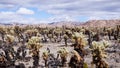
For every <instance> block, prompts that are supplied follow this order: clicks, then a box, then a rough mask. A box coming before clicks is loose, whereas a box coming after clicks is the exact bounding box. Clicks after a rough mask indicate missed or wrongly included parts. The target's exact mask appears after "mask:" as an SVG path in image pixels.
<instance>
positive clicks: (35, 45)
mask: <svg viewBox="0 0 120 68" xmlns="http://www.w3.org/2000/svg"><path fill="white" fill-rule="evenodd" d="M27 45H28V48H29V49H37V50H39V48H41V47H42V46H41V44H40V37H36V36H33V37H31V39H29V41H28V43H27Z"/></svg>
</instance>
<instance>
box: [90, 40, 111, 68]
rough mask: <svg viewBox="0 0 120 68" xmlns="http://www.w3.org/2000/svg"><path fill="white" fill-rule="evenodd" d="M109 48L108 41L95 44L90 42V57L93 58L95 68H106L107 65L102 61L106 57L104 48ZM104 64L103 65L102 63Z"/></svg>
mask: <svg viewBox="0 0 120 68" xmlns="http://www.w3.org/2000/svg"><path fill="white" fill-rule="evenodd" d="M108 46H109V42H108V41H105V40H103V41H100V42H96V41H93V42H92V48H91V50H92V56H93V62H92V63H93V64H95V65H96V68H101V66H102V68H108V64H107V63H106V62H105V61H104V60H103V59H102V58H105V57H107V53H106V52H105V48H106V47H108ZM103 62H104V63H103ZM103 64H106V66H104V65H103Z"/></svg>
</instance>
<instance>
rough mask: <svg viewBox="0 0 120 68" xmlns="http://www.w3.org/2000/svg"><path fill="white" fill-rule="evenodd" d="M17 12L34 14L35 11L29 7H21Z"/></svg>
mask: <svg viewBox="0 0 120 68" xmlns="http://www.w3.org/2000/svg"><path fill="white" fill-rule="evenodd" d="M17 13H18V14H34V11H33V10H30V9H27V8H19V10H18V11H17Z"/></svg>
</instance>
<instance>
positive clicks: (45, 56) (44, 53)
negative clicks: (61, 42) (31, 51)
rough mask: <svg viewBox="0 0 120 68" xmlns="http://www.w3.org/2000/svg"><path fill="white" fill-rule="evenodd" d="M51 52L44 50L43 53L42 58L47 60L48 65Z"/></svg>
mask: <svg viewBox="0 0 120 68" xmlns="http://www.w3.org/2000/svg"><path fill="white" fill-rule="evenodd" d="M49 54H50V53H49V52H48V51H44V52H43V54H42V58H43V60H44V61H45V66H47V62H48V58H49Z"/></svg>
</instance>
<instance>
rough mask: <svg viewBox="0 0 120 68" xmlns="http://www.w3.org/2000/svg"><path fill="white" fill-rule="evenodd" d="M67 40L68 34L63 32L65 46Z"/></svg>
mask: <svg viewBox="0 0 120 68" xmlns="http://www.w3.org/2000/svg"><path fill="white" fill-rule="evenodd" d="M67 40H68V36H67V35H66V34H64V41H65V46H67Z"/></svg>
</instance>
